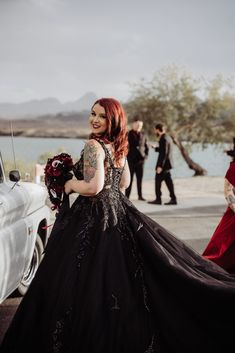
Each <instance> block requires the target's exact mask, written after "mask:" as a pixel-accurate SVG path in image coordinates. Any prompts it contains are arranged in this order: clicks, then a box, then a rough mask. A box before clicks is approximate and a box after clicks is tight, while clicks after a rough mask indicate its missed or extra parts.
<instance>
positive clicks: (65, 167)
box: [44, 153, 73, 210]
mask: <svg viewBox="0 0 235 353" xmlns="http://www.w3.org/2000/svg"><path fill="white" fill-rule="evenodd" d="M72 169H73V160H72V158H71V156H70V155H69V154H67V153H60V154H58V155H56V156H54V157H53V158H48V160H47V163H46V166H45V169H44V175H45V185H46V187H47V190H48V194H49V198H50V201H51V203H52V204H53V206H52V209H53V210H55V209H59V208H60V206H61V203H62V197H63V193H64V184H65V183H66V181H68V180H70V179H72V177H73V174H72V173H71V171H72Z"/></svg>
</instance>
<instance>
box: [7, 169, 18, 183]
mask: <svg viewBox="0 0 235 353" xmlns="http://www.w3.org/2000/svg"><path fill="white" fill-rule="evenodd" d="M9 179H10V181H14V182H17V181H19V180H20V173H19V171H18V170H11V171H10V173H9Z"/></svg>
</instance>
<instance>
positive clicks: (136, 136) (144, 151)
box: [125, 116, 149, 201]
mask: <svg viewBox="0 0 235 353" xmlns="http://www.w3.org/2000/svg"><path fill="white" fill-rule="evenodd" d="M142 127H143V121H142V120H141V119H139V118H138V117H137V116H136V117H135V118H134V120H133V122H132V129H131V130H130V131H129V133H128V142H129V151H128V155H127V160H128V164H129V168H130V174H131V182H130V185H129V187H128V188H127V189H126V192H125V194H126V196H127V197H128V198H129V197H130V193H131V187H132V182H133V177H134V174H135V175H136V180H137V191H138V199H139V200H142V201H145V199H144V198H143V195H142V179H143V173H144V161H145V159H146V158H147V156H148V152H149V147H148V144H147V137H146V135H145V133H144V132H142V131H141V130H142Z"/></svg>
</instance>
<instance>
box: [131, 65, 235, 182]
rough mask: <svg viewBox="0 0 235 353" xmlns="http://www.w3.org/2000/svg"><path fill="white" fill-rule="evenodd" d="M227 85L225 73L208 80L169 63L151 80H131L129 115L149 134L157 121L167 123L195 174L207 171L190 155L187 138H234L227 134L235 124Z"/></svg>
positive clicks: (189, 139) (209, 140)
mask: <svg viewBox="0 0 235 353" xmlns="http://www.w3.org/2000/svg"><path fill="white" fill-rule="evenodd" d="M228 88H231V82H230V81H229V80H225V79H224V78H223V77H222V76H217V77H216V78H214V79H213V80H211V81H209V82H206V81H205V80H204V79H203V78H200V79H194V78H193V77H192V75H190V74H189V73H187V72H186V71H185V70H183V69H179V68H178V67H176V66H167V67H164V68H163V69H161V70H160V71H158V72H157V73H156V74H155V75H154V76H153V78H152V79H151V80H150V81H146V80H144V79H142V80H141V81H140V82H139V83H135V84H132V85H131V90H132V96H131V98H130V100H129V102H127V103H126V105H125V108H126V111H127V114H128V116H133V115H139V116H140V117H141V118H142V119H143V121H144V122H145V128H146V130H147V132H148V133H149V135H150V136H152V135H153V127H154V125H155V123H156V122H162V123H164V124H165V125H166V126H167V128H168V132H169V133H170V135H171V136H172V138H173V141H174V143H175V144H176V145H177V146H178V147H179V149H180V151H181V153H182V155H183V157H184V159H185V161H186V162H187V164H188V166H189V168H190V169H193V170H194V171H195V175H204V174H206V170H205V169H204V168H203V167H201V166H200V165H199V164H198V163H196V162H194V161H193V160H192V159H191V158H190V156H189V153H188V150H187V149H186V147H185V144H184V142H187V144H192V143H195V142H199V143H202V144H203V145H205V144H207V143H214V142H224V140H225V137H226V140H228V139H229V138H231V136H228V135H230V134H231V131H232V127H233V128H235V122H234V121H235V119H234V111H235V109H234V97H233V95H231V94H230V93H229V91H228ZM228 128H229V132H230V133H229V134H228ZM226 132H227V134H226ZM233 134H234V130H233Z"/></svg>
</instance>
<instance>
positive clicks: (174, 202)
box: [164, 200, 177, 205]
mask: <svg viewBox="0 0 235 353" xmlns="http://www.w3.org/2000/svg"><path fill="white" fill-rule="evenodd" d="M164 205H177V201H176V200H170V201H169V202H165V203H164Z"/></svg>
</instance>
